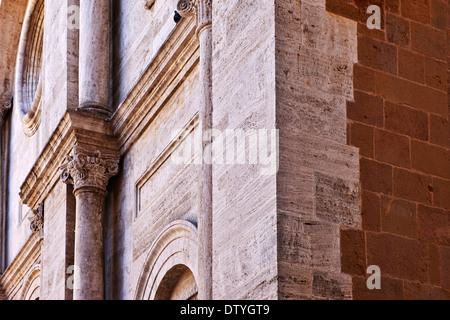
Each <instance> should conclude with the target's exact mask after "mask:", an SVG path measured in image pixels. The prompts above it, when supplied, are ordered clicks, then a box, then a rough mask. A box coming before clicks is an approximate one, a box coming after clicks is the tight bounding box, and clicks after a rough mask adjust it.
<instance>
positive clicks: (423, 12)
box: [401, 0, 430, 23]
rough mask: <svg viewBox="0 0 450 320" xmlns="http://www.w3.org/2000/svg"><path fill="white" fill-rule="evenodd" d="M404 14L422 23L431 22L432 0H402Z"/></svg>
mask: <svg viewBox="0 0 450 320" xmlns="http://www.w3.org/2000/svg"><path fill="white" fill-rule="evenodd" d="M401 12H402V16H403V17H405V18H408V19H411V20H415V21H418V22H422V23H430V0H414V1H411V0H401Z"/></svg>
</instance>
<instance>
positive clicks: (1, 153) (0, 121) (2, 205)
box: [0, 98, 12, 273]
mask: <svg viewBox="0 0 450 320" xmlns="http://www.w3.org/2000/svg"><path fill="white" fill-rule="evenodd" d="M11 108H12V98H8V99H6V101H5V102H2V101H0V273H1V272H3V271H5V270H4V269H5V268H6V211H7V207H6V203H7V202H6V197H7V190H8V187H7V183H8V164H7V159H8V157H7V155H8V153H9V151H8V149H9V136H8V131H9V129H8V124H7V123H6V117H7V115H8V113H9V111H10V110H11Z"/></svg>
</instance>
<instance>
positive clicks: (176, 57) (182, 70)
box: [111, 19, 199, 154]
mask: <svg viewBox="0 0 450 320" xmlns="http://www.w3.org/2000/svg"><path fill="white" fill-rule="evenodd" d="M198 48H199V44H198V41H197V38H196V37H195V23H194V21H192V19H190V20H184V21H183V22H180V23H179V24H178V26H177V27H176V28H175V30H174V32H173V33H172V34H171V36H170V37H169V38H168V39H167V41H166V42H165V43H164V44H163V46H162V47H161V48H160V50H159V52H158V54H157V55H156V57H155V58H154V59H153V60H152V61H151V62H150V64H149V66H148V68H147V69H146V71H145V72H144V73H143V75H142V76H141V78H140V79H139V80H138V82H137V83H136V85H135V86H134V87H133V89H132V90H131V92H130V93H129V94H128V95H127V97H126V98H125V99H124V101H123V102H122V103H121V104H120V105H119V106H118V108H117V110H116V111H115V112H114V114H113V116H112V118H111V121H112V125H113V129H114V134H115V135H116V136H117V137H118V143H119V148H120V152H121V154H124V153H126V152H127V151H128V150H129V149H130V147H131V146H132V145H133V144H134V143H135V142H136V140H137V139H138V138H139V137H140V136H141V134H142V133H143V131H144V130H145V129H146V128H147V126H148V125H149V124H150V123H151V122H152V121H153V119H154V118H155V117H156V115H157V114H158V113H159V112H160V111H161V109H162V108H163V107H164V106H165V105H166V103H167V101H169V99H170V98H171V97H172V95H173V94H174V93H175V91H176V90H177V89H178V87H179V86H180V85H181V83H182V82H183V81H184V80H185V79H186V77H187V76H188V75H189V74H190V73H191V72H192V71H193V70H194V68H195V67H196V66H197V65H198V61H199V50H198Z"/></svg>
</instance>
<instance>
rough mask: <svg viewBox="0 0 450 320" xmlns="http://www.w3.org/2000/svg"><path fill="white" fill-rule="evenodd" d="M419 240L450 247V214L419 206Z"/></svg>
mask: <svg viewBox="0 0 450 320" xmlns="http://www.w3.org/2000/svg"><path fill="white" fill-rule="evenodd" d="M417 217H418V219H417V220H418V224H419V239H421V240H424V241H428V242H432V243H436V244H439V245H443V246H450V212H449V211H445V210H441V209H437V208H432V207H427V206H424V205H419V208H418V212H417Z"/></svg>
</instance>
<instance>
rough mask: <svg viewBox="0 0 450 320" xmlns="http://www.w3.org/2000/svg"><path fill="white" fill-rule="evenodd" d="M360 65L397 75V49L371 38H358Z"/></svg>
mask: <svg viewBox="0 0 450 320" xmlns="http://www.w3.org/2000/svg"><path fill="white" fill-rule="evenodd" d="M358 60H359V63H361V64H362V65H365V66H367V67H371V68H374V69H377V70H381V71H385V72H389V73H392V74H397V47H396V46H394V45H391V44H388V43H385V42H381V41H378V40H374V39H371V38H369V37H365V36H362V37H358Z"/></svg>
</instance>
